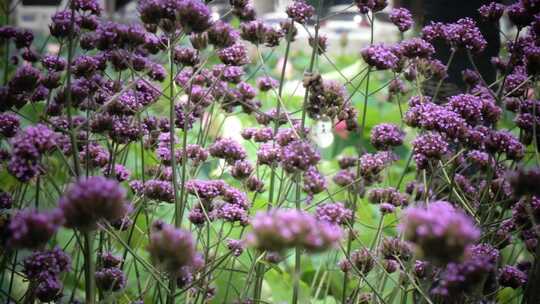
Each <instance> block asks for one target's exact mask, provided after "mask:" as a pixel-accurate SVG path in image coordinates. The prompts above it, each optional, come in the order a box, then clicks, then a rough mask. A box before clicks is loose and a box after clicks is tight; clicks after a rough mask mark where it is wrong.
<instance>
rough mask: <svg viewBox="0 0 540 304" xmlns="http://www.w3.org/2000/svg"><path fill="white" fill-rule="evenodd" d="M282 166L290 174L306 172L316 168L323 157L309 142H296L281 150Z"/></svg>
mask: <svg viewBox="0 0 540 304" xmlns="http://www.w3.org/2000/svg"><path fill="white" fill-rule="evenodd" d="M280 159H281V165H282V166H283V169H284V170H285V171H287V172H289V173H293V172H296V171H297V170H300V171H306V170H307V169H309V168H310V167H312V166H315V165H316V164H317V163H318V162H319V160H321V156H320V154H319V152H318V151H317V150H315V148H314V147H313V146H312V145H311V144H310V143H308V142H306V141H303V140H295V141H292V142H290V143H289V144H288V145H286V146H285V147H283V148H282V149H281V154H280Z"/></svg>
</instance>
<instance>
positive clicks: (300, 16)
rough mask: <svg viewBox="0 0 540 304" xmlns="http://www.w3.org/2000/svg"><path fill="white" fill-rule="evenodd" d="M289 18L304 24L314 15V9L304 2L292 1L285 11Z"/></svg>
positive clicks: (302, 0)
mask: <svg viewBox="0 0 540 304" xmlns="http://www.w3.org/2000/svg"><path fill="white" fill-rule="evenodd" d="M286 12H287V15H288V16H289V18H291V19H292V20H294V21H295V22H298V23H300V24H305V23H306V22H308V21H309V19H311V17H312V16H313V15H314V14H315V8H313V6H311V5H309V4H308V3H306V2H305V1H304V0H294V1H293V2H292V3H291V4H289V6H287V9H286Z"/></svg>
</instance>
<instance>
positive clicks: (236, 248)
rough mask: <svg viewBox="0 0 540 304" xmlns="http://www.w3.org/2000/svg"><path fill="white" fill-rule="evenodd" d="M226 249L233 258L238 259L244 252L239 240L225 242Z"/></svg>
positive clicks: (241, 242) (242, 243)
mask: <svg viewBox="0 0 540 304" xmlns="http://www.w3.org/2000/svg"><path fill="white" fill-rule="evenodd" d="M227 248H228V249H229V250H230V251H231V252H232V254H233V255H234V256H235V257H239V256H240V255H241V254H242V252H244V242H243V241H241V240H234V239H229V240H227Z"/></svg>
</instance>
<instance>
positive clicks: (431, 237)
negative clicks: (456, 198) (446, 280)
mask: <svg viewBox="0 0 540 304" xmlns="http://www.w3.org/2000/svg"><path fill="white" fill-rule="evenodd" d="M400 227H401V228H400V229H401V231H402V232H403V234H404V235H405V239H406V240H408V241H411V242H412V243H414V244H415V245H416V246H417V248H418V249H419V250H420V252H421V254H422V255H423V256H424V257H425V258H426V259H429V260H433V261H436V262H440V263H447V262H449V261H456V260H459V259H460V258H461V257H462V256H463V254H464V252H465V248H466V247H467V246H469V245H471V244H472V243H474V242H475V241H476V240H478V238H479V237H480V231H479V230H478V228H476V227H475V225H474V223H473V221H472V220H471V219H470V217H468V216H467V215H466V214H464V213H463V212H461V211H459V210H457V209H455V208H454V207H452V205H450V204H449V203H447V202H443V201H436V202H431V203H429V204H428V205H427V206H426V207H409V208H407V209H406V210H405V212H404V215H403V217H402V219H401V226H400Z"/></svg>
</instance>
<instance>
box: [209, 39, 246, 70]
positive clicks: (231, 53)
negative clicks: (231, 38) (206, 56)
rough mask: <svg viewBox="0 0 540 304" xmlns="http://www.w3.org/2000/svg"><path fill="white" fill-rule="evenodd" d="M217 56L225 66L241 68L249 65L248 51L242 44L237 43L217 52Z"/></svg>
mask: <svg viewBox="0 0 540 304" xmlns="http://www.w3.org/2000/svg"><path fill="white" fill-rule="evenodd" d="M217 55H218V57H219V60H221V62H223V63H224V64H228V65H236V66H241V65H244V64H247V63H249V58H248V56H247V49H246V47H245V46H244V45H243V44H240V43H235V44H233V45H231V46H229V47H226V48H223V49H221V50H219V51H217Z"/></svg>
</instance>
